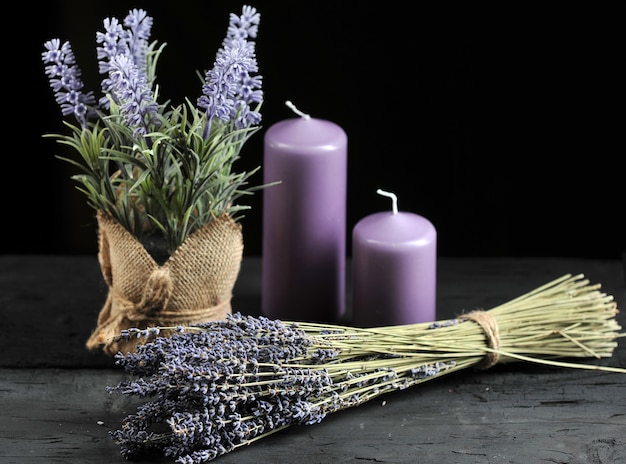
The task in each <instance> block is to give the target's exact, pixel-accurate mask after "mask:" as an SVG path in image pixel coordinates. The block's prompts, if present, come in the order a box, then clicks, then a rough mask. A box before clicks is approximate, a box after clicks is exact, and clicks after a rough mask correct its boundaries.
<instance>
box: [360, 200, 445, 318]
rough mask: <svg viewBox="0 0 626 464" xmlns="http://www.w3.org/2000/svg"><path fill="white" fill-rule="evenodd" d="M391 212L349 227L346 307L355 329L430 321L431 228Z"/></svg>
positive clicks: (433, 232)
mask: <svg viewBox="0 0 626 464" xmlns="http://www.w3.org/2000/svg"><path fill="white" fill-rule="evenodd" d="M378 193H379V194H381V195H386V196H389V197H391V198H392V200H393V211H389V212H381V213H375V214H372V215H370V216H367V217H365V218H363V219H361V220H360V221H359V222H358V223H357V224H356V226H354V229H353V230H352V311H353V317H352V320H353V324H354V325H355V326H357V327H380V326H387V325H399V324H414V323H418V322H431V321H435V320H436V282H437V232H436V230H435V227H434V226H433V225H432V223H431V222H430V221H429V220H428V219H426V218H424V217H422V216H419V215H417V214H413V213H408V212H398V210H397V199H396V197H395V195H394V194H392V193H388V192H385V191H382V190H378Z"/></svg>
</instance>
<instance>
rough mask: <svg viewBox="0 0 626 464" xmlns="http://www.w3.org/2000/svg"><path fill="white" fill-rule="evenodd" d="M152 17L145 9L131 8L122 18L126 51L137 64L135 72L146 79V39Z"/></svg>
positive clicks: (148, 35) (148, 36) (148, 34)
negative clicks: (125, 28) (124, 27)
mask: <svg viewBox="0 0 626 464" xmlns="http://www.w3.org/2000/svg"><path fill="white" fill-rule="evenodd" d="M152 22H153V19H152V17H150V16H148V15H147V13H146V11H145V10H138V9H134V10H131V11H130V12H129V13H128V15H127V16H126V18H124V26H126V27H127V28H128V29H127V30H124V31H123V32H122V37H123V38H124V39H125V41H126V43H127V45H128V52H129V53H130V56H132V58H133V63H135V66H137V72H138V73H139V75H140V76H142V78H145V79H146V81H147V78H148V74H147V71H148V70H147V58H146V52H147V50H148V39H149V38H150V31H151V29H152Z"/></svg>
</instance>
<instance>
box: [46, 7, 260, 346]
mask: <svg viewBox="0 0 626 464" xmlns="http://www.w3.org/2000/svg"><path fill="white" fill-rule="evenodd" d="M259 21H260V14H259V13H258V12H257V10H256V9H255V8H253V7H250V6H243V8H242V14H241V15H236V14H234V13H231V15H230V20H229V26H228V29H227V34H226V38H225V39H224V41H223V44H222V46H221V48H220V49H219V50H218V52H217V55H216V58H215V62H214V65H213V67H212V68H211V69H210V70H209V71H207V72H206V73H205V74H204V75H203V76H201V82H200V88H201V91H199V97H198V98H197V99H196V100H195V102H194V101H192V100H190V99H186V101H185V103H183V104H180V105H177V106H175V105H172V104H170V102H165V103H159V102H158V97H159V87H158V85H157V84H156V82H155V80H156V79H155V76H156V74H155V70H156V65H157V61H158V58H159V56H160V54H161V52H162V51H163V49H164V46H165V44H162V45H159V44H158V42H157V41H153V42H149V39H150V33H151V28H152V23H153V18H152V17H150V16H148V15H147V13H146V11H144V10H141V9H133V10H131V11H129V13H128V15H127V16H126V17H125V19H124V21H123V22H120V21H119V20H118V19H116V18H107V19H105V20H104V31H103V32H97V33H96V43H97V48H96V50H97V58H98V67H99V71H100V73H101V74H103V79H102V88H101V91H102V97H101V98H99V99H96V97H95V96H94V93H93V92H91V91H85V90H84V89H83V87H84V85H83V82H82V80H81V72H80V69H79V68H78V66H77V64H76V60H75V56H74V53H73V51H72V48H71V45H70V43H69V42H63V43H62V42H61V40H60V39H52V40H49V41H47V42H45V51H44V52H43V53H42V58H43V62H44V64H45V72H46V75H47V76H48V78H49V82H50V85H51V87H52V90H53V92H54V96H55V98H56V101H57V103H58V104H59V105H60V108H61V112H62V115H63V116H65V117H71V118H73V120H75V122H68V121H64V124H65V125H66V126H67V128H68V129H69V135H68V134H46V135H45V136H46V137H52V138H55V139H56V140H57V141H58V142H59V143H61V144H63V145H65V146H67V147H69V148H70V150H71V151H72V152H74V154H75V155H78V156H74V157H67V156H59V158H61V159H63V160H65V161H67V162H69V163H70V164H72V165H73V166H74V167H75V168H76V169H77V170H78V173H77V174H76V175H74V176H73V179H74V180H75V181H76V182H77V183H78V189H79V190H80V191H81V192H83V193H84V194H85V196H86V198H87V202H88V204H89V205H90V206H91V207H92V208H93V209H94V211H95V213H96V217H97V220H98V245H99V251H98V258H99V261H100V265H101V268H102V273H103V277H104V280H105V281H106V283H107V285H108V286H109V294H108V297H107V301H106V303H105V305H104V307H103V308H102V309H101V311H100V315H99V317H98V326H97V328H96V330H95V331H94V332H93V334H92V336H91V338H90V339H89V340H88V342H87V347H88V348H90V349H94V348H97V347H101V348H102V349H103V350H104V351H105V352H106V353H108V354H114V353H116V352H118V351H119V350H122V351H131V350H132V349H133V348H134V344H135V343H138V342H131V343H124V344H120V343H118V342H114V341H113V340H112V336H113V335H114V334H117V333H119V331H120V330H123V329H126V328H129V327H137V326H149V325H154V324H155V323H156V322H157V321H159V323H161V324H163V323H165V322H167V323H168V324H171V323H173V324H174V325H176V324H180V323H183V322H184V323H193V322H200V321H207V320H217V319H222V318H223V317H225V315H226V314H228V313H230V312H231V308H230V298H231V292H232V288H233V286H234V283H235V280H236V278H237V275H238V273H239V267H240V262H241V258H242V253H243V238H242V231H241V225H240V222H239V219H240V217H241V216H240V213H241V211H242V210H244V209H247V208H248V207H247V206H245V205H242V204H240V203H238V200H239V199H240V197H242V196H244V195H249V194H251V193H253V192H254V191H255V190H258V189H260V188H262V187H263V186H256V187H255V186H250V185H249V180H250V177H251V176H252V175H253V174H254V173H255V172H256V171H257V170H258V169H259V168H257V169H255V170H253V171H250V172H238V171H236V170H235V169H234V168H233V165H234V163H235V161H236V160H237V159H238V158H239V156H240V151H241V148H242V146H243V145H244V144H245V143H246V141H247V140H248V139H249V138H250V137H251V136H252V135H253V134H254V133H256V132H257V131H258V130H259V124H260V121H261V114H260V108H261V104H262V99H263V93H262V90H261V83H262V78H261V76H259V75H256V73H257V72H258V66H257V60H256V52H255V43H254V41H253V40H254V39H255V38H256V35H257V30H258V24H259Z"/></svg>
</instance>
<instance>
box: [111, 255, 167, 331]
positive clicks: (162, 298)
mask: <svg viewBox="0 0 626 464" xmlns="http://www.w3.org/2000/svg"><path fill="white" fill-rule="evenodd" d="M109 289H110V291H111V293H112V298H113V299H114V300H115V301H116V302H117V303H118V304H119V308H120V309H121V312H122V313H123V315H124V316H126V317H127V318H128V319H129V320H131V321H144V320H146V319H148V318H149V317H150V316H151V315H153V314H155V313H157V312H161V313H162V312H163V310H165V308H167V305H168V302H169V300H170V297H171V296H172V291H173V289H174V285H173V284H172V278H171V274H170V270H169V268H167V267H157V268H156V269H154V270H153V271H152V273H151V274H150V276H149V277H148V280H147V281H146V285H145V287H144V288H143V292H142V294H141V300H140V301H139V302H138V303H133V302H132V301H131V300H129V299H128V298H126V297H125V296H124V295H122V294H121V293H120V292H117V291H116V290H115V288H114V287H112V286H111V287H109ZM160 315H161V317H163V314H160Z"/></svg>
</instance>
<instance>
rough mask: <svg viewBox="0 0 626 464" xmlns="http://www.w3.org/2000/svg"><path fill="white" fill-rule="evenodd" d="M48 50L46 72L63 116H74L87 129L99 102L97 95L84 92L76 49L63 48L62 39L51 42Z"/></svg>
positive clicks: (45, 59) (45, 61) (67, 45)
mask: <svg viewBox="0 0 626 464" xmlns="http://www.w3.org/2000/svg"><path fill="white" fill-rule="evenodd" d="M44 46H45V48H46V51H45V52H43V53H42V59H43V62H44V64H46V67H45V72H46V75H47V76H48V79H49V80H50V87H52V90H53V91H54V95H55V99H56V101H57V103H58V104H59V105H60V107H61V113H62V114H63V116H68V115H70V114H73V115H74V117H75V118H76V119H77V120H78V122H79V123H80V125H81V127H83V128H85V127H86V126H87V120H88V119H89V118H90V117H91V116H92V115H93V114H94V112H95V108H94V105H95V103H96V99H95V97H94V96H93V92H87V93H85V92H83V91H82V88H83V82H82V80H81V79H80V76H81V72H80V69H79V68H78V66H77V65H76V60H75V58H74V52H73V51H72V47H71V46H70V43H69V42H64V43H63V45H61V41H60V40H59V39H52V40H48V41H47V42H46V43H45V44H44Z"/></svg>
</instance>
